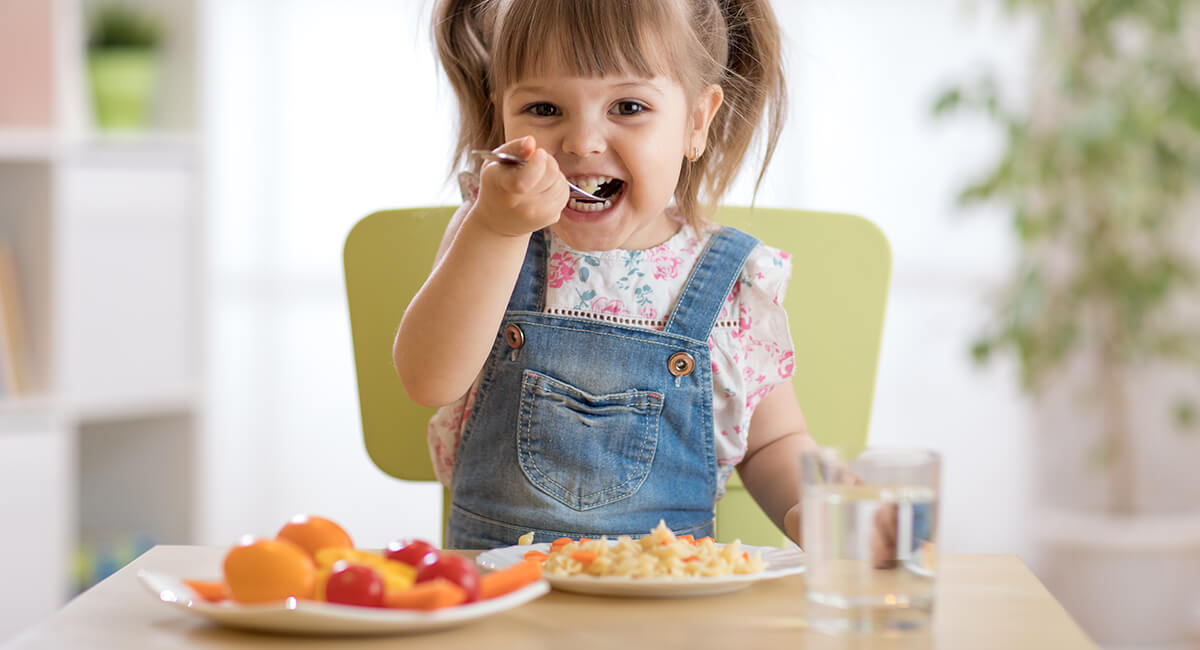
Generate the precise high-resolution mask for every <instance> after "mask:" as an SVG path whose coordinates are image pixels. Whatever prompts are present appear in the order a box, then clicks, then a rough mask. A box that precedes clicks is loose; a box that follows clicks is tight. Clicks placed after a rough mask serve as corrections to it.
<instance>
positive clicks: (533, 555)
mask: <svg viewBox="0 0 1200 650" xmlns="http://www.w3.org/2000/svg"><path fill="white" fill-rule="evenodd" d="M521 557H523V558H525V559H526V560H530V561H532V562H539V563H540V562H545V561H546V558H548V557H550V556H549V555H546V554H545V553H543V552H541V551H526V552H525V555H522V556H521Z"/></svg>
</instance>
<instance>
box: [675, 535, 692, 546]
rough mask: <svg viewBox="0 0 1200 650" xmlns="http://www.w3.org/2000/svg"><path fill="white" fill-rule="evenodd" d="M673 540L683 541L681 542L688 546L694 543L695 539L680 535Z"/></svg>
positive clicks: (690, 536)
mask: <svg viewBox="0 0 1200 650" xmlns="http://www.w3.org/2000/svg"><path fill="white" fill-rule="evenodd" d="M675 539H680V540H683V541H685V542H687V543H688V544H695V543H696V538H695V537H694V536H692V535H680V536H679V537H676V538H675Z"/></svg>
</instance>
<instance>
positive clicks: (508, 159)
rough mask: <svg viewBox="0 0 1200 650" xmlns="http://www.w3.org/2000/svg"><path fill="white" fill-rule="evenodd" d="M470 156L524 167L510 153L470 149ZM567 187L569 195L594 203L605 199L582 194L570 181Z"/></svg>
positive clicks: (522, 163)
mask: <svg viewBox="0 0 1200 650" xmlns="http://www.w3.org/2000/svg"><path fill="white" fill-rule="evenodd" d="M471 155H472V156H479V157H480V158H485V159H487V160H491V161H495V162H498V163H501V164H503V165H513V166H515V167H522V166H524V165H525V159H524V158H518V157H516V156H514V155H512V154H511V153H504V152H502V151H491V150H488V149H472V150H471ZM567 187H570V188H571V193H572V194H575V195H576V196H578V197H581V198H585V199H592V200H594V201H604V200H605V199H602V198H600V197H598V196H596V195H595V194H589V193H588V192H584V191H583V190H581V189H579V187H578V186H577V185H575V184H574V183H572V182H571V181H567Z"/></svg>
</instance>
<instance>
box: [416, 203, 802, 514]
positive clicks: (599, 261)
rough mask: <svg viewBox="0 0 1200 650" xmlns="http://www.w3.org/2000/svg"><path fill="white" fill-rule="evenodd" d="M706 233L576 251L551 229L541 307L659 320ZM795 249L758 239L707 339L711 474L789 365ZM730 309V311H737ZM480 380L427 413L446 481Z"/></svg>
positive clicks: (736, 447) (658, 323)
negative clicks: (789, 293) (633, 246)
mask: <svg viewBox="0 0 1200 650" xmlns="http://www.w3.org/2000/svg"><path fill="white" fill-rule="evenodd" d="M709 236H710V235H709V233H707V232H705V233H697V232H696V231H694V230H692V229H691V228H690V227H688V226H684V227H683V228H681V229H680V231H679V232H678V233H677V234H676V235H675V236H674V237H672V238H671V239H669V240H667V241H666V242H664V243H663V244H661V245H659V246H656V247H654V248H652V249H649V250H646V251H622V250H614V251H603V252H587V253H582V252H578V251H574V250H572V249H570V248H569V247H567V246H566V245H565V244H564V243H563V242H562V241H561V240H559V239H558V238H557V237H554V236H553V235H552V236H551V240H550V259H549V264H548V271H549V273H548V276H549V277H548V278H547V291H546V308H547V309H554V310H561V311H568V312H583V313H593V314H597V315H603V316H614V315H619V316H629V317H634V318H640V319H642V321H640V322H639V324H641V325H644V326H646V327H656V328H659V329H661V327H662V325H663V321H664V320H665V319H666V318H667V317H668V316H669V315H670V312H671V309H672V308H673V307H674V304H675V301H676V300H677V299H678V296H679V293H680V292H681V291H682V289H683V284H684V282H685V281H686V279H687V276H688V274H689V273H690V270H691V268H692V266H693V265H694V264H695V262H696V260H697V259H698V258H699V255H700V252H701V251H702V250H703V249H704V245H705V244H706V243H707V242H708V237H709ZM790 259H791V256H790V255H788V254H787V253H785V252H783V251H780V250H777V249H774V248H771V247H769V246H766V245H760V246H759V247H758V248H756V249H755V250H754V251H753V252H752V253H751V254H750V258H749V259H748V260H747V262H746V266H745V267H744V268H743V269H742V276H741V279H740V281H739V282H737V283H735V284H734V286H733V289H732V290H731V291H730V293H729V296H728V297H727V299H726V301H725V303H724V306H723V307H722V309H721V314H720V316H719V317H718V322H719V323H729V322H733V323H735V325H734V326H732V327H730V326H718V327H717V328H714V330H713V332H712V334H711V335H710V337H709V340H708V347H709V351H710V354H711V361H712V371H713V420H714V422H713V428H714V433H715V434H716V435H715V437H714V442H715V445H716V452H717V479H718V485H720V486H722V487H721V492H722V493H723V492H724V485H725V479H726V478H728V477H729V475H730V474H731V473H732V472H733V469H734V465H736V464H737V463H738V462H741V459H742V458H743V457H744V456H745V453H746V432H747V430H748V428H749V426H750V420H751V417H752V416H753V414H754V408H755V407H756V406H757V405H758V403H759V402H760V401H762V399H763V398H764V397H766V396H767V395H768V394H769V393H770V392H771V390H772V389H773V388H774V387H775V386H776V385H778V384H780V383H782V382H786V381H788V379H789V378H790V377H791V376H792V373H793V371H794V365H793V364H794V356H793V352H792V342H791V335H790V334H789V332H788V327H787V316H786V313H785V312H784V310H783V307H782V305H783V296H784V293H785V291H786V289H787V283H788V280H789V279H790V277H791V262H790ZM735 314H736V317H734V315H735ZM478 385H479V384H478V380H476V383H475V385H474V386H472V387H471V389H470V390H469V391H468V393H467V394H466V395H464V396H463V397H462V398H460V399H459V400H458V401H457V402H454V403H453V404H450V405H447V406H444V407H442V408H441V409H439V410H438V412H437V413H436V414H435V415H434V417H433V418H432V419H431V420H430V422H429V431H428V438H429V450H430V454H431V455H432V457H433V461H434V470H435V472H436V474H437V476H438V479H439V480H440V481H441V482H442V483H443V484H446V485H449V484H450V478H451V475H452V473H453V469H454V457H455V454H456V452H457V450H458V443H459V441H460V439H461V437H462V429H463V426H464V424H465V423H466V421H467V419H468V418H469V417H470V413H471V410H472V408H473V407H474V403H475V395H476V392H477V390H478Z"/></svg>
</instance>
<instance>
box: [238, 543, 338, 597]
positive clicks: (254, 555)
mask: <svg viewBox="0 0 1200 650" xmlns="http://www.w3.org/2000/svg"><path fill="white" fill-rule="evenodd" d="M316 575H317V569H316V566H315V565H314V564H313V561H312V558H311V557H309V556H308V553H306V552H305V551H304V549H302V548H300V547H299V546H296V545H295V544H293V543H291V542H289V541H287V540H280V539H254V538H247V539H243V540H242V541H241V542H240V543H238V545H237V546H234V547H233V548H232V549H230V551H229V553H227V554H226V555H225V584H227V585H229V595H230V596H231V597H232V598H233V599H234V600H236V601H238V602H239V603H268V602H274V601H279V600H285V599H287V598H289V597H291V596H295V597H296V598H312V595H313V591H314V589H315V587H316V580H317V579H316Z"/></svg>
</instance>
